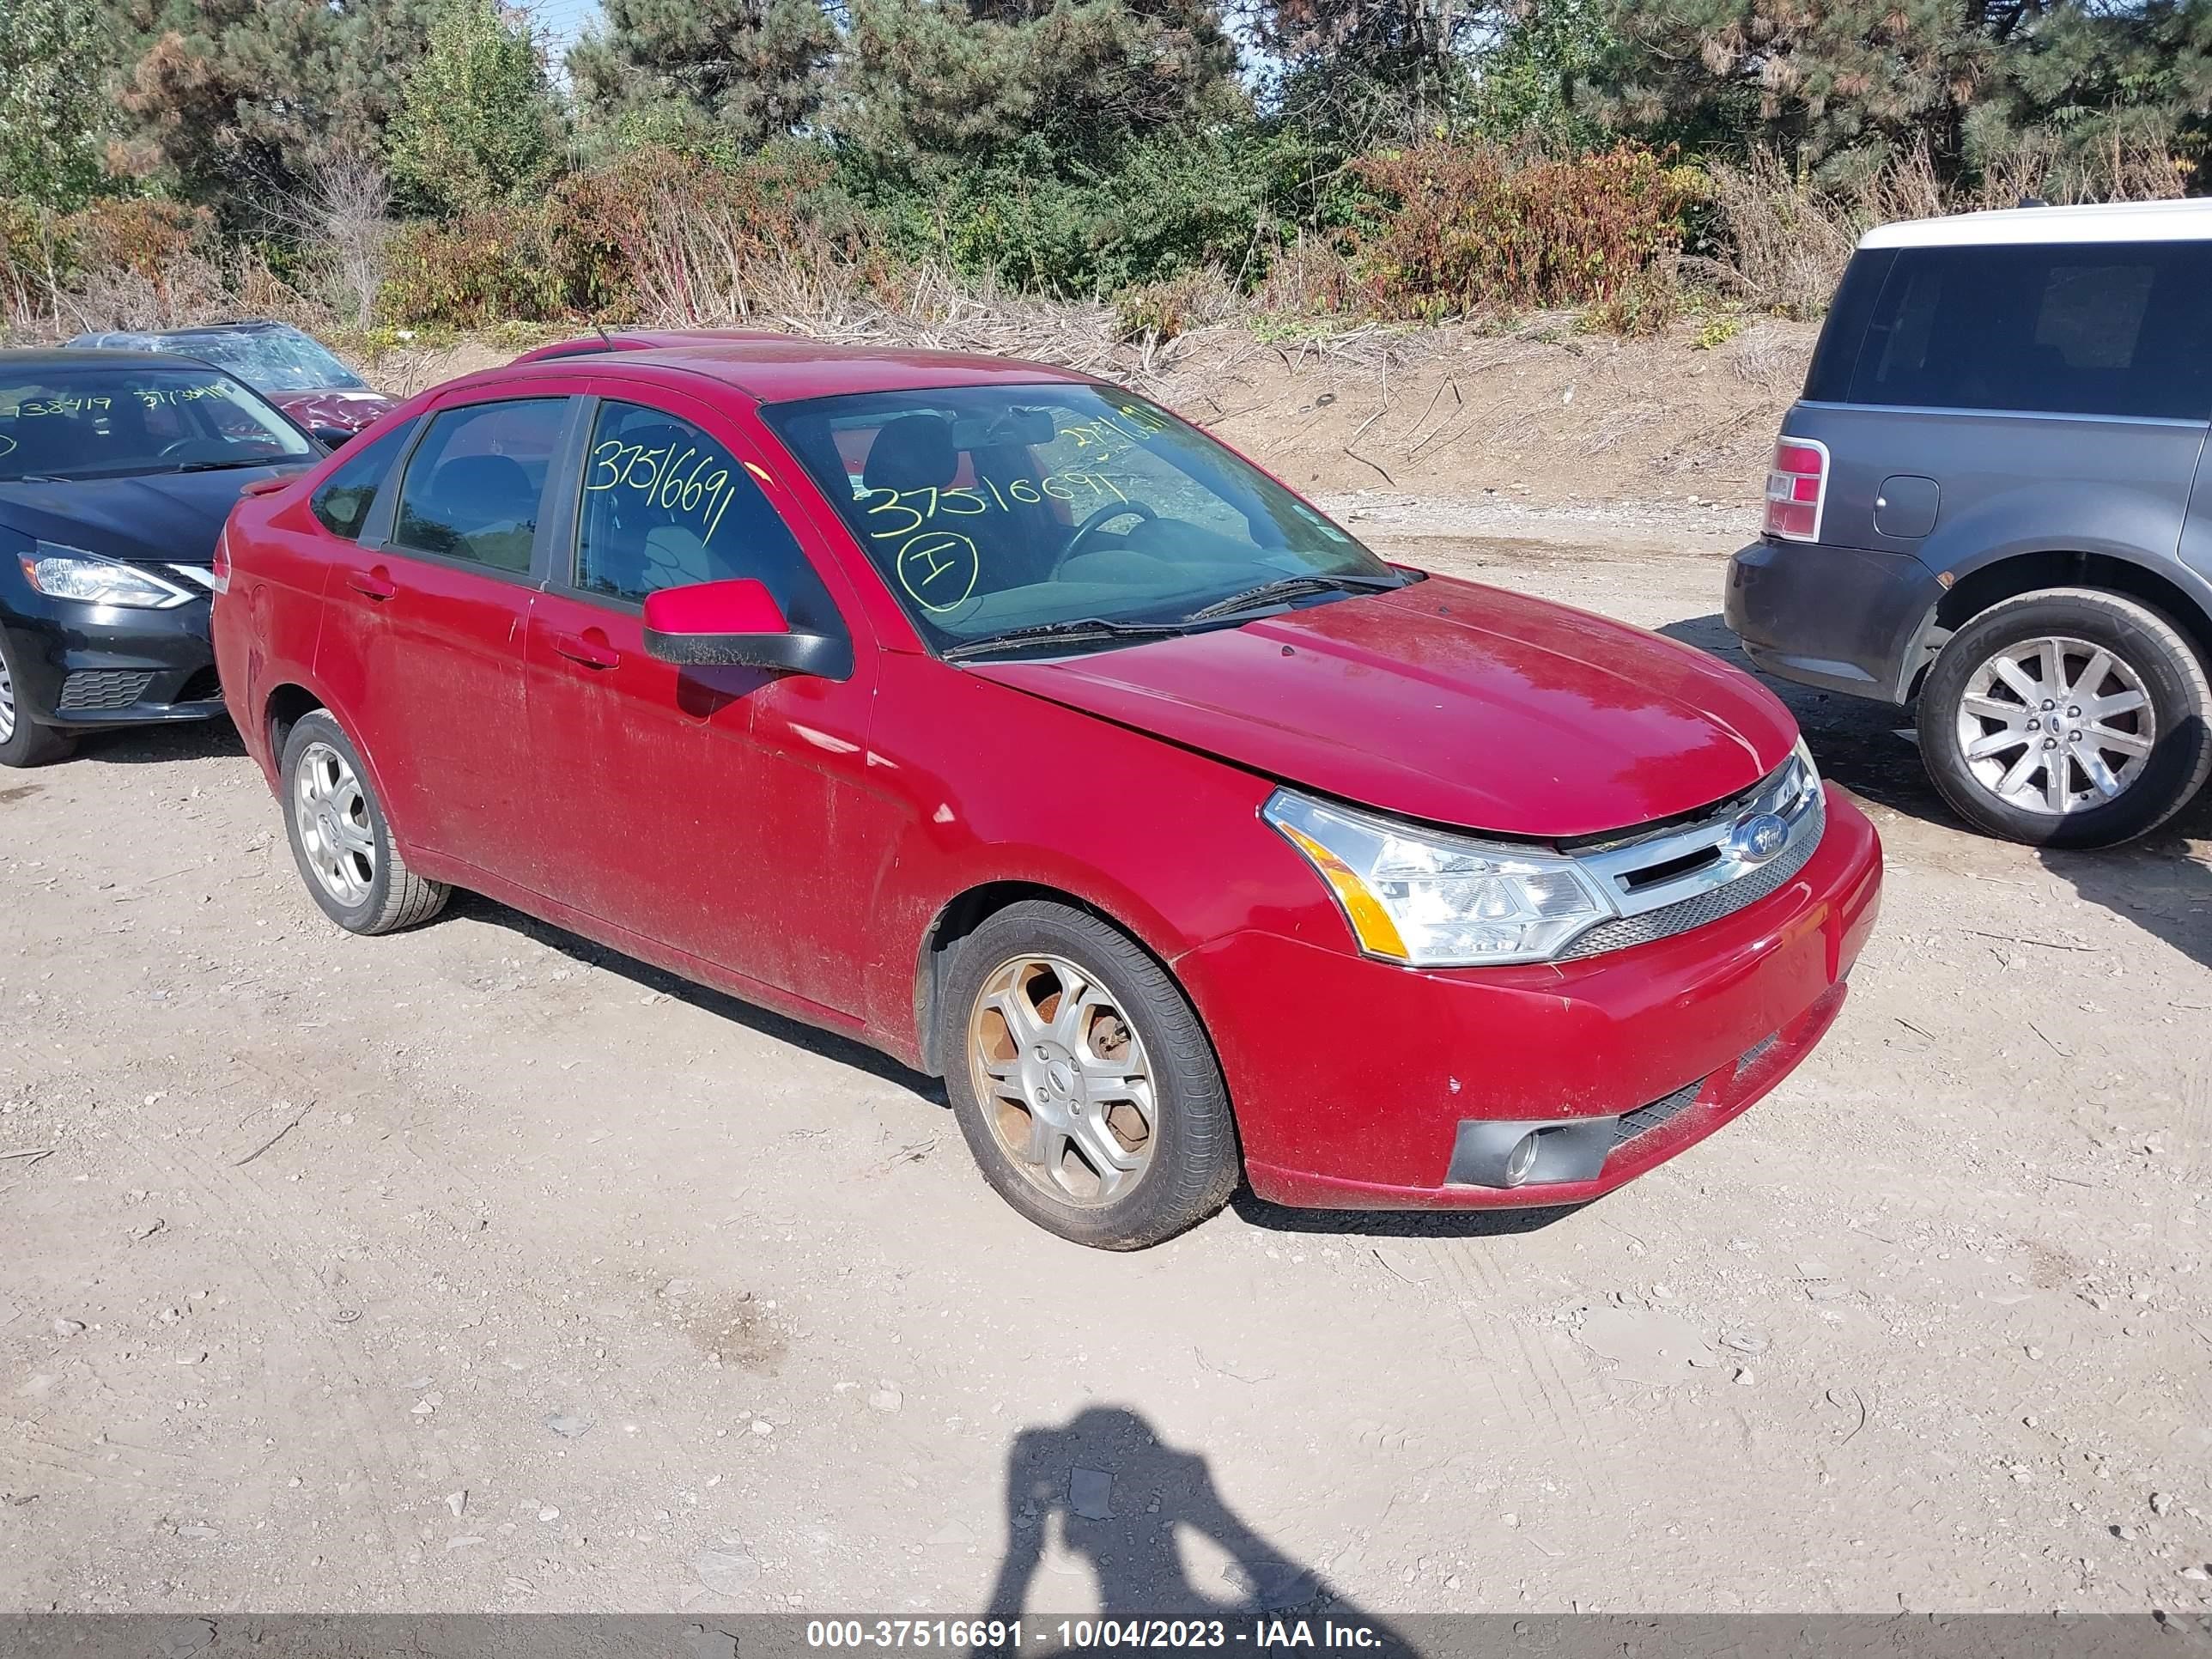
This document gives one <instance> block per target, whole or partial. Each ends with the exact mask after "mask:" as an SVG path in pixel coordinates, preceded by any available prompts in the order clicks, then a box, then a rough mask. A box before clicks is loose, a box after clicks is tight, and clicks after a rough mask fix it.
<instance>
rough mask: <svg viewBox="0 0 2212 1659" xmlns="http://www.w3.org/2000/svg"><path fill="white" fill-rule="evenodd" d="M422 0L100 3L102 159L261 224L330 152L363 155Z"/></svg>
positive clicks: (410, 49) (409, 57)
mask: <svg viewBox="0 0 2212 1659" xmlns="http://www.w3.org/2000/svg"><path fill="white" fill-rule="evenodd" d="M430 9H431V0H100V28H101V31H102V33H104V34H106V35H107V36H108V37H109V38H112V39H113V40H117V41H118V42H120V43H124V44H123V45H122V47H121V51H122V56H123V63H124V68H123V70H121V72H120V75H119V76H118V81H119V86H118V106H119V109H120V112H121V117H122V122H123V125H124V132H123V134H122V136H121V137H120V138H119V139H118V142H117V143H115V144H113V145H112V147H111V151H110V155H111V165H113V166H115V167H118V168H119V169H120V170H122V171H125V172H127V173H135V174H138V175H142V176H145V177H149V178H151V179H157V180H159V181H161V182H162V183H164V184H166V185H167V186H168V187H170V188H171V189H173V190H174V191H176V192H177V193H179V194H180V195H182V196H184V197H186V198H187V199H189V200H191V201H195V202H201V203H206V204H210V205H212V206H214V207H216V209H217V210H218V211H219V212H220V213H221V214H222V216H223V218H224V219H225V220H226V222H228V223H229V224H231V225H232V226H233V227H234V228H236V227H246V226H258V224H260V223H261V222H264V219H265V216H266V211H267V208H268V204H269V203H270V200H271V199H272V198H276V197H296V196H297V195H298V193H299V192H300V191H301V189H302V187H303V181H304V180H306V179H307V178H308V177H310V176H311V175H312V174H313V172H314V171H315V169H316V168H317V167H319V166H321V165H323V164H325V163H326V162H329V161H332V160H334V159H337V158H341V157H358V156H362V155H376V154H378V153H379V151H380V148H381V135H382V132H383V129H384V127H385V125H386V122H388V121H389V120H390V118H391V117H392V112H393V111H394V110H395V109H396V108H397V107H398V102H399V94H400V88H401V85H402V82H403V81H404V73H405V70H406V69H407V67H408V66H409V65H410V64H413V63H415V62H416V60H417V59H419V58H421V57H422V52H423V50H424V42H425V39H426V35H427V27H428V15H429V11H430Z"/></svg>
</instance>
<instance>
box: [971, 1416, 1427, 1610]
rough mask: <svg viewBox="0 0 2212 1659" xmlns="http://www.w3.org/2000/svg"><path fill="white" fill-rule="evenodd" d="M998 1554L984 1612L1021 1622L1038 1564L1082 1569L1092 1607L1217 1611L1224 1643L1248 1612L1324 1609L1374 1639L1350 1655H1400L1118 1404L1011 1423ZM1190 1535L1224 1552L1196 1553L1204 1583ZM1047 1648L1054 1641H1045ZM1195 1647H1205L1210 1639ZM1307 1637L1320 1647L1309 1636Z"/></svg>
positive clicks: (1184, 1456) (1197, 1465)
mask: <svg viewBox="0 0 2212 1659" xmlns="http://www.w3.org/2000/svg"><path fill="white" fill-rule="evenodd" d="M1187 1533H1188V1534H1197V1535H1198V1536H1199V1537H1200V1538H1201V1539H1203V1540H1205V1541H1206V1542H1208V1543H1210V1544H1211V1545H1212V1551H1211V1552H1206V1553H1207V1554H1209V1555H1212V1554H1213V1553H1215V1552H1218V1554H1219V1555H1225V1556H1226V1557H1227V1558H1228V1560H1227V1562H1226V1564H1225V1565H1221V1566H1219V1567H1218V1569H1216V1568H1215V1567H1213V1565H1212V1563H1211V1562H1210V1561H1209V1563H1208V1565H1206V1567H1203V1568H1200V1570H1199V1571H1200V1572H1206V1573H1212V1572H1214V1571H1218V1577H1217V1578H1215V1579H1214V1581H1213V1582H1212V1583H1199V1582H1196V1577H1197V1575H1196V1574H1194V1572H1193V1571H1192V1569H1191V1566H1190V1565H1189V1564H1190V1559H1191V1558H1190V1557H1188V1555H1186V1553H1184V1551H1183V1549H1182V1545H1181V1541H1180V1539H1179V1538H1178V1534H1187ZM1006 1539H1007V1547H1006V1556H1005V1558H1004V1559H1002V1560H1001V1561H1000V1564H999V1571H998V1576H997V1578H996V1581H995V1582H994V1583H993V1585H992V1587H991V1594H990V1599H989V1601H987V1604H986V1607H987V1611H986V1613H985V1617H987V1618H989V1619H994V1620H1014V1619H1024V1620H1026V1621H1027V1622H1028V1623H1030V1624H1032V1625H1041V1626H1043V1637H1044V1639H1045V1640H1046V1641H1048V1642H1049V1641H1053V1639H1054V1636H1055V1634H1056V1627H1055V1626H1054V1625H1053V1624H1051V1623H1049V1622H1048V1621H1047V1620H1045V1619H1043V1618H1041V1617H1040V1616H1039V1615H1038V1614H1037V1613H1032V1612H1030V1611H1028V1602H1029V1598H1030V1592H1031V1591H1032V1590H1033V1589H1035V1587H1036V1581H1037V1577H1038V1575H1039V1572H1040V1571H1049V1572H1052V1573H1054V1574H1062V1573H1067V1572H1071V1571H1074V1570H1075V1569H1076V1568H1077V1567H1078V1566H1079V1565H1087V1566H1088V1567H1089V1569H1090V1571H1091V1575H1092V1576H1093V1577H1095V1578H1096V1579H1097V1585H1098V1615H1099V1616H1100V1617H1102V1618H1108V1619H1127V1618H1130V1617H1133V1616H1152V1615H1158V1616H1162V1617H1167V1618H1181V1619H1186V1620H1188V1619H1194V1618H1195V1619H1199V1620H1214V1619H1218V1620H1223V1621H1224V1623H1225V1626H1227V1629H1226V1631H1225V1637H1226V1638H1227V1640H1229V1641H1232V1642H1234V1641H1243V1640H1245V1639H1246V1638H1245V1637H1244V1635H1243V1631H1244V1630H1245V1629H1247V1628H1248V1627H1249V1625H1250V1623H1251V1621H1253V1620H1255V1619H1261V1618H1266V1619H1271V1620H1272V1619H1276V1618H1279V1619H1282V1620H1285V1623H1286V1624H1288V1623H1289V1621H1291V1620H1294V1619H1298V1618H1304V1619H1309V1620H1311V1619H1314V1618H1316V1617H1317V1616H1319V1615H1321V1614H1323V1613H1326V1615H1327V1616H1328V1619H1329V1620H1330V1621H1331V1622H1332V1623H1334V1624H1336V1625H1339V1626H1365V1627H1366V1628H1367V1629H1368V1630H1370V1631H1371V1632H1373V1633H1374V1638H1373V1640H1372V1642H1371V1643H1369V1644H1362V1650H1363V1651H1366V1652H1374V1651H1376V1650H1377V1649H1383V1650H1389V1651H1396V1652H1402V1651H1405V1650H1406V1649H1407V1643H1406V1641H1405V1638H1403V1637H1402V1636H1400V1635H1399V1634H1397V1633H1396V1632H1393V1631H1392V1630H1390V1628H1389V1626H1385V1625H1384V1624H1383V1623H1382V1622H1381V1621H1380V1620H1376V1618H1374V1617H1373V1616H1372V1615H1370V1614H1369V1613H1365V1612H1364V1611H1362V1610H1361V1609H1360V1608H1358V1607H1355V1606H1353V1605H1352V1604H1351V1603H1349V1602H1346V1601H1343V1600H1342V1599H1341V1598H1340V1597H1339V1596H1338V1595H1337V1594H1336V1593H1335V1591H1334V1589H1332V1588H1331V1587H1330V1585H1329V1584H1328V1581H1327V1580H1325V1579H1324V1578H1323V1577H1322V1575H1321V1573H1320V1572H1319V1571H1318V1570H1316V1569H1315V1568H1313V1567H1310V1566H1306V1565H1301V1564H1300V1563H1298V1562H1297V1561H1295V1560H1293V1559H1291V1558H1290V1557H1289V1556H1288V1555H1285V1553H1283V1552H1282V1551H1281V1550H1279V1549H1278V1548H1277V1547H1275V1546H1274V1545H1273V1544H1272V1543H1270V1542H1269V1541H1267V1539H1266V1538H1265V1537H1264V1536H1262V1535H1261V1534H1260V1532H1259V1531H1258V1530H1256V1529H1255V1528H1254V1527H1253V1526H1252V1525H1251V1523H1250V1522H1247V1521H1246V1520H1245V1519H1244V1518H1243V1516H1241V1515H1239V1514H1238V1513H1237V1511H1236V1510H1233V1509H1231V1507H1230V1505H1229V1503H1228V1500H1227V1499H1225V1498H1224V1497H1223V1496H1222V1495H1221V1492H1220V1490H1219V1488H1218V1487H1217V1486H1215V1485H1214V1480H1213V1474H1212V1469H1211V1468H1208V1467H1207V1464H1206V1459H1205V1458H1204V1457H1203V1456H1201V1455H1199V1454H1198V1453H1196V1452H1188V1451H1183V1450H1181V1449H1177V1448H1176V1447H1173V1446H1170V1445H1167V1444H1165V1443H1164V1442H1163V1441H1162V1440H1161V1438H1160V1435H1159V1432H1158V1431H1157V1430H1156V1429H1154V1428H1153V1427H1152V1425H1151V1424H1150V1423H1149V1422H1147V1421H1146V1419H1145V1418H1144V1417H1142V1416H1141V1415H1139V1413H1136V1412H1133V1411H1132V1410H1130V1409H1129V1408H1127V1407H1123V1406H1091V1407H1085V1409H1084V1410H1082V1411H1080V1412H1078V1413H1076V1414H1075V1415H1074V1416H1073V1418H1071V1419H1068V1421H1067V1422H1066V1423H1065V1424H1061V1425H1056V1426H1051V1427H1036V1428H1027V1429H1024V1430H1023V1431H1021V1432H1020V1433H1018V1434H1017V1435H1016V1436H1015V1437H1014V1442H1013V1444H1012V1447H1011V1448H1009V1449H1008V1452H1007V1455H1006ZM1055 1645H1057V1644H1055ZM1197 1645H1201V1646H1206V1645H1212V1642H1211V1638H1203V1639H1201V1640H1200V1642H1199V1643H1198V1644H1197ZM1310 1645H1312V1646H1315V1647H1319V1646H1321V1645H1322V1642H1321V1639H1320V1638H1319V1636H1318V1634H1316V1637H1315V1638H1314V1639H1313V1641H1312V1642H1311V1643H1310Z"/></svg>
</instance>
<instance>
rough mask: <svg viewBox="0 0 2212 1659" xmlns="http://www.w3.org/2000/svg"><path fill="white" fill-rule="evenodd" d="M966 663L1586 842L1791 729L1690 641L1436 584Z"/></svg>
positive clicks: (1737, 782) (1327, 785) (1257, 753)
mask: <svg viewBox="0 0 2212 1659" xmlns="http://www.w3.org/2000/svg"><path fill="white" fill-rule="evenodd" d="M969 671H970V672H973V673H975V674H978V675H981V676H983V677H984V678H989V679H993V680H996V681H998V682H999V683H1000V684H1004V685H1009V686H1013V687H1016V688H1018V689H1019V690H1024V691H1027V692H1030V693H1031V694H1033V695H1035V696H1040V697H1047V698H1049V699H1051V700H1052V701H1054V702H1060V703H1064V704H1066V705H1067V706H1068V707H1070V708H1079V709H1084V710H1086V711H1088V712H1090V713H1092V714H1099V715H1103V716H1104V717H1105V718H1106V719H1108V720H1115V721H1116V722H1118V723H1120V724H1121V725H1124V726H1133V727H1135V728H1137V729H1139V730H1140V731H1146V732H1157V733H1158V735H1159V736H1161V737H1163V738H1167V739H1169V740H1170V741H1171V742H1174V743H1178V744H1184V745H1186V746H1187V747H1189V748H1192V749H1197V750H1203V751H1205V752H1206V753H1208V754H1212V755H1218V756H1219V757H1221V758H1223V759H1225V760H1229V761H1234V762H1237V763H1240V764H1243V765H1245V766H1249V767H1252V768H1254V769H1257V770H1259V771H1261V772H1265V773H1267V774H1270V775H1273V776H1276V777H1279V778H1283V779H1285V780H1288V781H1292V782H1296V783H1303V784H1305V785H1307V786H1309V787H1312V788H1315V789H1317V790H1321V791H1323V792H1325V793H1329V794H1333V795H1338V796H1341V797H1343V798H1345V799H1349V800H1354V801H1361V802H1364V803H1365V804H1367V805H1370V806H1375V807H1379V808H1381V809H1383V810H1384V811H1392V812H1398V813H1403V814H1405V815H1406V816H1407V817H1417V818H1427V819H1430V820H1432V821H1434V822H1437V823H1449V824H1458V825H1462V826H1464V827H1466V828H1468V829H1477V830H1490V831H1492V832H1495V833H1498V834H1500V835H1512V836H1542V837H1547V838H1548V837H1565V836H1588V835H1595V834H1600V833H1602V832H1605V831H1607V830H1613V829H1627V828H1629V827H1631V826H1632V825H1635V824H1638V823H1648V822H1650V821H1651V820H1652V819H1655V818H1663V817H1671V816H1673V815H1674V814H1675V813H1678V812H1686V811H1692V810H1694V809H1695V808H1697V807H1700V806H1705V805H1710V804H1711V803H1712V802H1714V801H1717V800H1719V799H1723V797H1725V796H1727V795H1729V794H1733V793H1735V792H1736V791H1737V790H1740V789H1743V788H1747V787H1749V786H1750V785H1752V784H1753V783H1755V782H1757V781H1759V779H1760V778H1762V777H1764V776H1765V775H1766V774H1767V773H1769V772H1771V771H1772V770H1773V769H1775V768H1776V767H1778V766H1779V765H1781V764H1782V763H1783V761H1784V760H1785V759H1786V758H1787V757H1788V756H1789V753H1790V745H1791V744H1793V743H1795V742H1796V738H1797V728H1796V723H1795V722H1794V721H1793V720H1791V719H1790V713H1789V711H1788V710H1787V709H1785V708H1784V707H1783V706H1782V704H1781V703H1780V702H1778V700H1777V699H1776V698H1775V697H1774V696H1772V695H1771V694H1770V693H1769V692H1768V691H1767V690H1765V688H1764V687H1762V686H1760V685H1759V684H1758V682H1756V681H1755V680H1753V679H1752V678H1751V677H1750V676H1748V675H1747V674H1743V673H1740V672H1738V671H1736V670H1735V669H1733V668H1729V667H1728V666H1726V665H1723V664H1722V663H1719V662H1717V661H1715V660H1714V659H1712V658H1711V657H1709V656H1707V655H1705V653H1703V652H1701V651H1697V650H1693V649H1692V648H1691V647H1688V646H1685V645H1677V644H1676V643H1674V641H1671V640H1666V639H1662V638H1660V637H1659V636H1658V635H1656V634H1648V633H1645V632H1644V630H1643V629H1637V628H1630V627H1628V626H1626V624H1625V623H1616V622H1609V621H1607V619H1605V618H1604V617H1595V616H1591V615H1590V614H1589V613H1588V612H1587V611H1574V610H1571V609H1569V608H1568V607H1566V606H1565V605H1550V604H1547V603H1546V602H1544V601H1542V600H1541V599H1527V598H1523V597H1522V596H1521V595H1519V594H1516V593H1509V592H1504V591H1503V590H1502V589H1498V588H1494V587H1482V586H1476V585H1475V584H1474V583H1471V582H1462V581H1455V580H1451V579H1449V578H1448V577H1443V576H1432V577H1431V578H1429V579H1428V580H1426V581H1422V582H1416V583H1413V585H1411V586H1407V587H1404V588H1401V589H1399V590H1397V591H1396V592H1389V593H1382V594H1375V595H1370V596H1364V597H1360V598H1355V599H1340V600H1337V601H1335V602H1334V603H1331V604H1327V605H1314V606H1311V607H1310V608H1308V609H1306V610H1304V611H1291V612H1285V614H1283V615H1281V616H1278V617H1269V618H1267V619H1266V620H1265V621H1261V622H1255V623H1247V624H1246V625H1245V626H1243V627H1242V628H1235V629H1216V630H1214V631H1212V632H1211V633H1200V634H1194V635H1187V636H1184V637H1182V638H1177V639H1168V640H1160V641H1152V642H1148V643H1145V644H1140V645H1133V646H1126V647H1120V648H1118V649H1114V650H1109V651H1102V652H1099V653H1097V654H1095V655H1088V656H1081V657H1073V658H1067V659H1063V660H1060V661H1056V662H1005V663H988V664H979V665H975V666H974V667H972V668H971V669H970V670H969Z"/></svg>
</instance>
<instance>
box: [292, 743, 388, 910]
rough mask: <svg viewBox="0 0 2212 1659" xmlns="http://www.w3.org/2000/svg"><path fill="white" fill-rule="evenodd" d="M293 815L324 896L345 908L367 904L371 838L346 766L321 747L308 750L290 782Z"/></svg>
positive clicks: (372, 874) (372, 868) (364, 806)
mask: <svg viewBox="0 0 2212 1659" xmlns="http://www.w3.org/2000/svg"><path fill="white" fill-rule="evenodd" d="M292 811H293V812H294V814H295V816H296V817H297V818H298V820H299V824H300V845H301V847H303V848H306V849H307V866H308V867H309V868H310V869H312V870H313V872H315V879H316V880H317V881H319V882H320V883H321V884H322V887H323V890H324V891H325V892H326V893H328V894H329V895H330V896H331V897H332V898H334V899H336V900H337V902H339V903H340V904H343V905H347V906H352V905H356V904H359V903H361V902H362V901H364V900H365V899H367V898H368V890H369V887H370V885H371V884H373V883H374V881H375V880H376V836H375V832H374V830H373V829H371V828H370V826H369V820H368V796H367V795H366V794H365V793H363V792H362V787H361V780H360V779H359V778H357V777H356V776H355V775H354V770H353V766H352V764H351V763H349V761H348V760H347V759H346V757H344V756H343V755H341V754H340V753H338V751H337V750H335V749H333V748H331V745H330V744H326V743H314V744H308V745H307V749H306V750H305V751H303V752H302V753H301V756H300V768H299V771H298V773H297V775H295V778H294V780H293V784H292Z"/></svg>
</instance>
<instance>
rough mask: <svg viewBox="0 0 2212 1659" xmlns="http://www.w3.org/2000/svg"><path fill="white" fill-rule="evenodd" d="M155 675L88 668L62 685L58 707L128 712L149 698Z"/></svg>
mask: <svg viewBox="0 0 2212 1659" xmlns="http://www.w3.org/2000/svg"><path fill="white" fill-rule="evenodd" d="M153 680H154V677H153V676H152V675H151V674H141V673H137V672H134V671H131V670H130V669H126V668H88V669H84V670H82V671H79V672H77V673H75V674H71V675H70V676H68V677H67V678H64V680H63V681H62V695H61V696H60V698H59V700H58V704H57V706H58V707H59V708H76V709H86V710H105V709H111V708H130V707H131V704H133V703H135V702H137V701H138V700H139V699H140V698H141V697H143V696H145V695H146V688H147V687H148V686H149V685H150V684H153Z"/></svg>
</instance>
